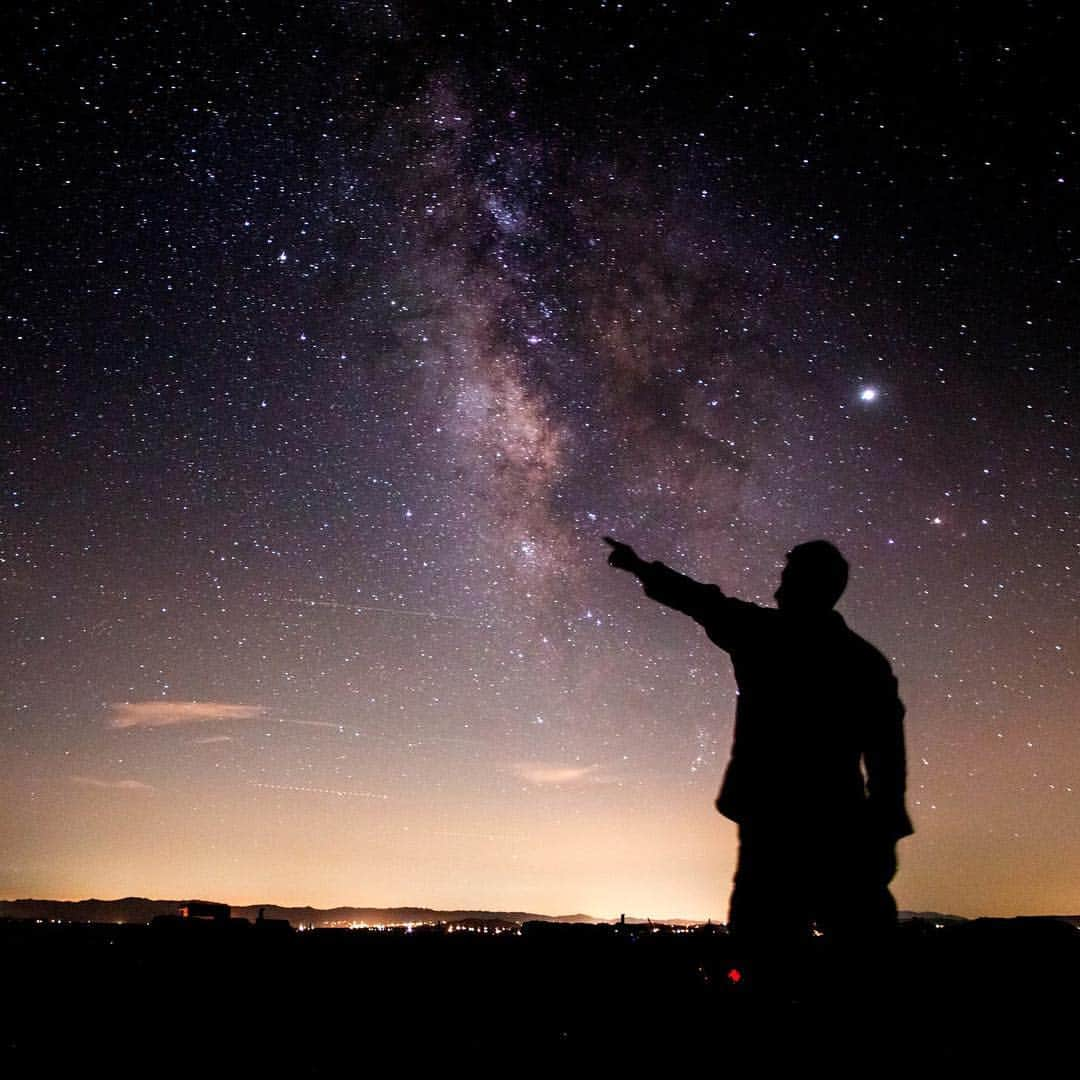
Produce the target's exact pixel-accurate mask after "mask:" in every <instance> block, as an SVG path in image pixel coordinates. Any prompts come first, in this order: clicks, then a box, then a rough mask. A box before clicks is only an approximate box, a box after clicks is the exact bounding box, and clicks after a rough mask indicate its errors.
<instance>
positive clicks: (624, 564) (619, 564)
mask: <svg viewBox="0 0 1080 1080" xmlns="http://www.w3.org/2000/svg"><path fill="white" fill-rule="evenodd" d="M604 543H605V544H610V545H611V554H610V555H608V566H614V567H615V569H616V570H629V571H631V572H633V571H634V570H635V569H636V568H637V567H638V566H640V565H641V559H640V558H638V554H637V552H636V551H635V550H634V549H633V548H632V547H631V546H630V545H629V544H622V543H620V542H619V541H618V540H613V539H612V538H611V537H610V536H605V537H604Z"/></svg>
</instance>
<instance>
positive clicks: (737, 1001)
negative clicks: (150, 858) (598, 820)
mask: <svg viewBox="0 0 1080 1080" xmlns="http://www.w3.org/2000/svg"><path fill="white" fill-rule="evenodd" d="M0 956H2V958H3V971H4V993H5V996H6V997H7V999H8V1000H7V1001H6V1002H5V1004H4V1007H3V1010H2V1020H0V1034H2V1043H0V1046H2V1056H0V1069H2V1070H3V1072H4V1073H5V1075H8V1076H13V1077H14V1076H51V1075H77V1074H80V1073H84V1072H87V1071H98V1070H101V1071H104V1072H105V1073H106V1074H107V1075H108V1076H110V1077H116V1076H128V1075H187V1076H215V1075H230V1076H260V1075H261V1076H278V1075H281V1076H333V1075H361V1074H364V1073H368V1072H370V1071H371V1070H372V1069H376V1070H378V1075H387V1074H390V1075H398V1074H405V1075H410V1074H412V1073H413V1072H414V1071H419V1070H421V1069H422V1070H424V1071H425V1072H427V1071H428V1070H432V1069H440V1070H442V1069H446V1068H450V1067H455V1068H456V1069H460V1068H461V1067H464V1069H465V1070H467V1072H468V1073H469V1074H472V1075H476V1074H484V1075H486V1074H488V1073H499V1074H505V1075H518V1074H533V1073H536V1072H541V1071H542V1072H552V1073H557V1074H559V1075H578V1074H581V1075H584V1074H586V1073H589V1074H593V1075H596V1074H597V1073H598V1072H599V1073H600V1074H601V1075H604V1076H607V1075H613V1074H614V1073H616V1072H627V1073H632V1074H635V1075H639V1074H644V1073H647V1072H655V1073H659V1074H660V1075H665V1076H682V1075H686V1076H693V1075H700V1074H703V1073H707V1074H709V1075H731V1076H735V1075H747V1074H748V1073H751V1071H753V1073H755V1074H757V1073H759V1072H761V1071H762V1070H764V1071H766V1072H770V1073H771V1072H772V1071H774V1070H775V1069H777V1068H783V1069H785V1070H787V1069H789V1068H790V1069H798V1070H799V1071H800V1072H801V1071H803V1070H806V1069H813V1068H816V1067H824V1068H828V1069H829V1070H830V1073H831V1074H833V1075H837V1074H841V1075H845V1074H850V1075H854V1074H856V1073H859V1074H862V1075H871V1076H873V1075H901V1074H903V1075H908V1076H912V1075H915V1076H926V1075H939V1074H940V1075H947V1074H950V1073H952V1074H956V1075H970V1074H971V1071H972V1070H973V1069H976V1068H987V1069H989V1070H990V1071H991V1072H992V1073H994V1074H998V1075H1004V1074H1006V1073H1007V1072H1011V1071H1014V1070H1015V1071H1017V1072H1019V1073H1020V1074H1022V1075H1029V1076H1031V1075H1049V1074H1050V1072H1051V1070H1053V1071H1054V1072H1057V1071H1059V1069H1060V1067H1063V1066H1065V1065H1066V1063H1068V1062H1069V1061H1071V1060H1072V1058H1073V1053H1074V1051H1075V1035H1074V1033H1075V1030H1076V1027H1075V1025H1076V1016H1077V1011H1076V1010H1077V1005H1078V1004H1080V996H1078V993H1077V983H1078V979H1080V931H1078V930H1077V929H1076V928H1075V927H1073V926H1070V925H1069V924H1067V923H1065V922H1060V921H1052V920H1045V921H1044V920H1020V919H1017V920H1008V921H992V920H976V921H974V922H970V923H966V924H961V925H958V926H949V927H946V928H941V929H938V928H935V927H934V926H932V925H930V924H925V923H918V922H916V923H910V924H907V925H906V926H904V927H902V928H901V930H900V931H898V936H897V940H896V948H895V951H894V954H893V956H892V957H891V958H877V959H876V960H875V961H874V964H873V966H872V967H870V966H866V967H865V968H863V969H861V968H862V965H861V962H860V961H857V962H856V964H855V968H854V970H850V971H845V972H844V973H842V974H841V975H840V976H835V975H834V974H830V971H831V969H830V967H829V962H828V958H827V957H814V958H812V960H811V962H810V966H809V968H808V969H807V971H806V973H805V976H804V978H803V980H802V983H801V988H800V989H798V991H797V992H789V993H786V994H778V995H775V994H770V993H768V992H767V991H766V989H765V988H760V987H759V988H754V987H753V986H751V985H750V980H748V979H746V978H742V979H738V981H736V980H735V979H734V978H733V977H731V976H729V972H731V971H732V969H733V968H735V967H736V965H737V964H738V959H737V958H736V957H734V956H733V955H732V952H731V946H730V942H729V941H728V939H727V938H726V937H725V936H724V935H723V934H722V933H719V932H715V931H700V932H693V933H687V934H670V933H665V932H657V933H653V932H651V931H650V930H649V929H648V928H647V927H646V928H632V929H631V928H629V927H627V928H624V929H623V930H622V932H621V933H620V932H617V931H615V930H613V929H612V928H608V927H585V926H580V927H578V926H551V925H548V924H543V925H536V924H530V925H529V926H527V927H526V929H525V931H524V933H522V934H520V935H519V934H501V935H499V936H494V935H483V934H479V933H454V934H446V933H441V932H434V931H421V930H417V931H416V932H414V933H412V934H408V935H406V934H404V933H376V932H363V931H333V930H328V931H319V930H316V931H308V932H305V933H291V932H287V931H282V932H274V931H273V929H272V928H266V929H257V928H255V927H252V926H249V925H246V924H245V925H243V926H237V925H235V924H234V925H232V926H230V925H227V924H226V925H223V926H214V925H211V924H201V925H196V926H191V925H186V926H173V927H171V928H169V927H146V926H109V925H71V924H68V925H62V924H60V925H58V924H48V923H33V922H16V921H10V922H0ZM1070 1068H1071V1067H1070Z"/></svg>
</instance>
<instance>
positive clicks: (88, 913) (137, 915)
mask: <svg viewBox="0 0 1080 1080" xmlns="http://www.w3.org/2000/svg"><path fill="white" fill-rule="evenodd" d="M192 899H194V898H193V897H191V898H188V899H185V900H149V899H147V898H146V897H142V896H127V897H124V898H123V899H119V900H95V899H91V900H0V918H9V919H58V920H61V921H63V922H123V923H148V922H150V921H151V920H152V919H153V918H154V917H155V916H156V915H175V914H176V913H177V911H178V909H179V908H180V906H181V905H182V904H185V903H188V902H190V900H192ZM260 910H262V911H263V912H264V913H265V916H266V918H268V919H287V920H288V921H289V922H290V923H291V924H292V925H293V926H316V927H319V926H349V925H352V924H354V923H364V924H366V925H368V926H405V925H407V924H409V923H443V922H446V923H453V922H463V921H465V920H466V919H471V920H477V919H479V920H500V921H503V922H511V923H525V922H532V921H540V922H558V923H604V922H610V921H612V920H609V919H598V918H596V917H594V916H592V915H584V914H577V915H541V914H537V913H536V912H529V911H479V910H475V911H474V910H456V911H446V910H441V909H436V908H425V907H394V908H375V907H334V908H313V907H283V906H281V905H278V904H247V905H243V906H238V907H233V908H232V914H233V916H234V917H235V918H240V919H252V920H254V919H255V918H256V917H257V916H258V914H259V912H260ZM626 921H627V922H631V923H645V922H648V921H649V920H648V919H640V918H636V917H635V918H631V917H630V916H627V920H626ZM652 921H653V922H664V923H666V924H668V925H680V926H693V925H696V924H695V921H694V920H692V919H665V920H657V919H654V920H652Z"/></svg>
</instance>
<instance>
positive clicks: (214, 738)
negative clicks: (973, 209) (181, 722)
mask: <svg viewBox="0 0 1080 1080" xmlns="http://www.w3.org/2000/svg"><path fill="white" fill-rule="evenodd" d="M191 741H192V742H193V743H194V744H195V745H196V746H210V745H211V744H212V743H223V742H235V741H236V740H235V739H234V738H233V737H232V736H231V735H207V736H206V738H205V739H192V740H191Z"/></svg>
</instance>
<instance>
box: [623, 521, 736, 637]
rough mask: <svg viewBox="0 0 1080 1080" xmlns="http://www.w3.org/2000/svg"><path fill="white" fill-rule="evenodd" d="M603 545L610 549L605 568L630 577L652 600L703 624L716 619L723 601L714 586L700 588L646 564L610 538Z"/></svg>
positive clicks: (654, 564) (658, 565)
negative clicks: (612, 568) (630, 575)
mask: <svg viewBox="0 0 1080 1080" xmlns="http://www.w3.org/2000/svg"><path fill="white" fill-rule="evenodd" d="M604 542H605V543H606V544H609V545H610V546H611V553H610V554H609V555H608V565H609V566H614V567H615V569H616V570H625V571H627V572H628V573H630V574H633V575H634V577H636V578H637V579H638V581H640V582H641V584H642V585H643V586H644V588H645V595H646V596H648V597H649V598H650V599H651V600H655V601H657V603H660V604H663V605H665V607H669V608H674V609H675V610H676V611H681V612H682V613H683V614H684V615H689V616H690V618H692V619H694V620H695V621H697V622H699V623H702V624H704V623H705V622H706V621H707V620H708V619H709V617H710V616H715V614H716V605H717V602H718V601H721V600H723V599H724V594H723V593H722V592H721V591H720V590H719V589H718V588H717V587H716V586H715V585H702V584H701V582H699V581H695V580H694V579H693V578H691V577H687V576H686V575H685V574H680V573H677V572H676V571H675V570H672V569H671V568H670V567H668V566H665V565H664V564H663V563H662V562H646V561H645V560H644V559H642V558H641V557H640V556H639V555H638V553H637V552H636V551H635V550H634V549H633V548H632V547H631V546H630V545H629V544H623V543H620V542H619V541H618V540H613V539H612V538H611V537H610V536H605V537H604Z"/></svg>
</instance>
